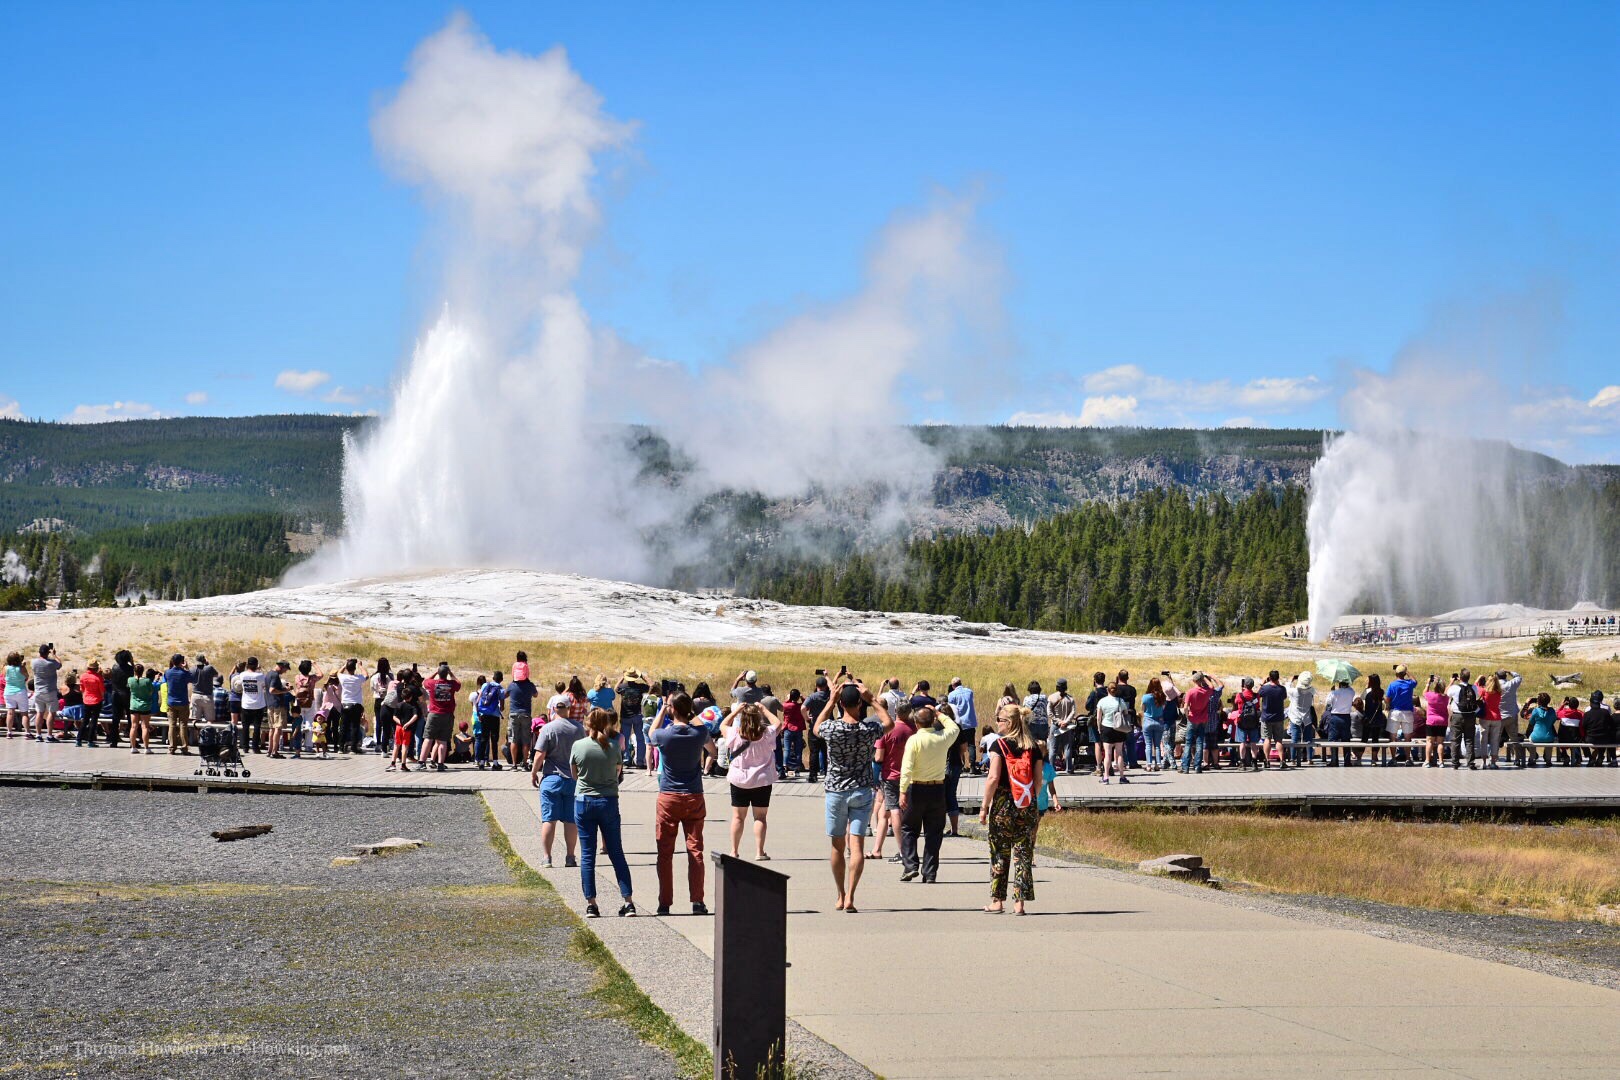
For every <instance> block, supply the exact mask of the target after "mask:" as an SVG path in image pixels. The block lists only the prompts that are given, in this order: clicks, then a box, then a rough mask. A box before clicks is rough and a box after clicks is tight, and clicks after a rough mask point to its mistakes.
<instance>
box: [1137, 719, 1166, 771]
mask: <svg viewBox="0 0 1620 1080" xmlns="http://www.w3.org/2000/svg"><path fill="white" fill-rule="evenodd" d="M1142 739H1143V740H1144V741H1145V742H1146V743H1147V763H1148V764H1149V765H1157V764H1159V763H1160V762H1162V761H1167V760H1169V755H1168V754H1166V753H1165V751H1164V725H1163V724H1161V723H1159V721H1157V720H1145V721H1143V723H1142Z"/></svg>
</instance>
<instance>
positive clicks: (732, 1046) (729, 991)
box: [714, 852, 788, 1080]
mask: <svg viewBox="0 0 1620 1080" xmlns="http://www.w3.org/2000/svg"><path fill="white" fill-rule="evenodd" d="M714 863H715V866H716V867H718V868H719V883H718V886H717V888H716V893H717V896H718V902H717V904H716V906H715V913H714V914H715V918H714V1076H715V1080H780V1078H781V1077H782V1075H783V1073H784V1071H785V1066H786V1061H787V1049H786V1048H787V1041H786V1040H787V883H788V879H787V875H786V874H778V873H777V872H775V871H774V870H767V869H765V868H764V867H762V866H759V865H757V864H755V863H750V862H744V861H743V860H741V859H733V858H732V857H731V856H730V855H723V854H721V853H719V852H715V853H714Z"/></svg>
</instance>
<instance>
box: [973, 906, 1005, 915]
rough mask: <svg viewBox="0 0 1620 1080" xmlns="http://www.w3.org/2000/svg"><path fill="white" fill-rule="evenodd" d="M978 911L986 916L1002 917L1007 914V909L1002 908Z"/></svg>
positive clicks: (988, 908) (986, 908)
mask: <svg viewBox="0 0 1620 1080" xmlns="http://www.w3.org/2000/svg"><path fill="white" fill-rule="evenodd" d="M979 910H981V911H983V912H984V913H985V914H986V915H1004V914H1006V912H1007V909H1006V908H1004V907H984V908H980V909H979Z"/></svg>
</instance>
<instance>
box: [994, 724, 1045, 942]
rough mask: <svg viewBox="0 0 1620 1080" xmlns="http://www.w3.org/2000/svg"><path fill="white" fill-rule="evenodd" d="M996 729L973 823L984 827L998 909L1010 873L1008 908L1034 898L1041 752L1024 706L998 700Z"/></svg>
mask: <svg viewBox="0 0 1620 1080" xmlns="http://www.w3.org/2000/svg"><path fill="white" fill-rule="evenodd" d="M996 734H997V735H998V736H999V738H997V739H996V740H995V741H994V742H993V743H991V745H990V748H989V755H990V772H989V776H988V778H987V779H986V780H985V784H984V801H983V803H982V804H981V806H980V808H979V823H980V824H981V825H982V824H986V823H988V824H989V827H990V903H989V904H988V905H987V906H986V907H985V909H984V910H985V911H986V912H987V913H989V914H991V915H1000V914H1001V913H1002V911H1003V907H1002V904H1003V901H1005V900H1006V899H1007V876H1008V873H1009V871H1010V872H1011V875H1012V899H1013V914H1014V915H1022V914H1024V901H1026V900H1033V899H1035V830H1036V829H1037V828H1038V827H1039V825H1040V820H1041V818H1040V810H1039V809H1038V805H1037V801H1036V791H1037V789H1038V788H1039V787H1040V785H1041V784H1042V783H1043V782H1044V780H1043V777H1042V769H1041V763H1042V761H1043V760H1044V753H1043V751H1042V750H1041V745H1040V744H1039V743H1037V742H1036V741H1035V740H1034V739H1033V738H1032V737H1031V735H1030V732H1029V710H1028V709H1026V708H1024V707H1023V706H1022V705H1013V704H1008V705H1003V706H1002V707H1001V708H1000V709H999V710H997V712H996Z"/></svg>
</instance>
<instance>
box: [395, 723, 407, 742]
mask: <svg viewBox="0 0 1620 1080" xmlns="http://www.w3.org/2000/svg"><path fill="white" fill-rule="evenodd" d="M394 745H395V746H409V745H411V732H410V730H409V729H408V728H403V727H400V726H399V725H398V724H395V725H394Z"/></svg>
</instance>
